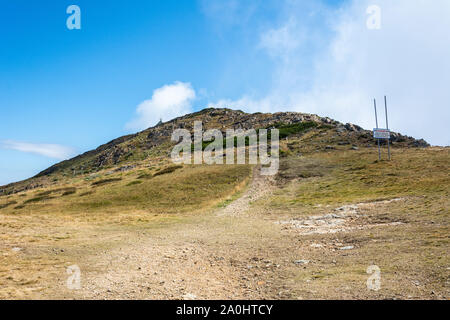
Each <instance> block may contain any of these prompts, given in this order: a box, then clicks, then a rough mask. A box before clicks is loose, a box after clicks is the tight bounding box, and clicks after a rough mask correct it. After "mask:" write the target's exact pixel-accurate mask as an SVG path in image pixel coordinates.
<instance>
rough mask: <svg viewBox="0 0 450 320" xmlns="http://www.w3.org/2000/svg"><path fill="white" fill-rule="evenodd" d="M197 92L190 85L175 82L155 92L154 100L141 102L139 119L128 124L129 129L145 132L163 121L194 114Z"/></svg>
mask: <svg viewBox="0 0 450 320" xmlns="http://www.w3.org/2000/svg"><path fill="white" fill-rule="evenodd" d="M195 97H196V95H195V91H194V89H193V88H192V86H191V84H190V83H185V82H179V81H177V82H175V83H173V84H170V85H165V86H163V87H161V88H158V89H156V90H154V91H153V95H152V98H151V99H149V100H145V101H143V102H141V103H140V104H139V105H138V107H137V109H136V113H137V118H136V119H134V120H133V121H131V122H129V123H128V124H127V128H128V129H132V130H143V129H147V128H149V127H151V126H154V125H155V124H157V123H158V121H159V120H160V119H162V120H163V121H167V120H170V119H172V118H175V117H178V116H181V115H184V114H186V113H190V112H192V110H193V109H192V105H191V103H192V101H193V100H194V99H195Z"/></svg>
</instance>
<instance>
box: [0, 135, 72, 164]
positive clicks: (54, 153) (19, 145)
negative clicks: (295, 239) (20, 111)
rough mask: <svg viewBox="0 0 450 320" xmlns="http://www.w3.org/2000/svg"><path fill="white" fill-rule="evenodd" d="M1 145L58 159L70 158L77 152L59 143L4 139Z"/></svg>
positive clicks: (5, 147)
mask: <svg viewBox="0 0 450 320" xmlns="http://www.w3.org/2000/svg"><path fill="white" fill-rule="evenodd" d="M1 147H2V148H4V149H11V150H17V151H21V152H28V153H34V154H38V155H41V156H45V157H48V158H54V159H58V160H66V159H69V158H71V157H72V156H74V154H75V151H74V150H73V149H72V148H70V147H66V146H61V145H58V144H37V143H28V142H20V141H12V140H6V141H2V143H1Z"/></svg>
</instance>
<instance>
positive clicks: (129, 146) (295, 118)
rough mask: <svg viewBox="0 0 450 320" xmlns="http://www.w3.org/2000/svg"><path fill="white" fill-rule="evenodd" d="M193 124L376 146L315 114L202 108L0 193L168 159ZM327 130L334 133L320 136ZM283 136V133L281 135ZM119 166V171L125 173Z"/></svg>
mask: <svg viewBox="0 0 450 320" xmlns="http://www.w3.org/2000/svg"><path fill="white" fill-rule="evenodd" d="M194 121H202V122H203V129H204V130H208V129H212V128H217V129H220V130H222V131H223V133H224V136H225V130H226V129H231V128H232V129H239V128H241V129H245V130H246V129H251V128H253V129H260V128H270V127H274V126H277V127H278V128H280V130H281V131H282V132H281V134H282V137H287V136H289V135H295V134H301V133H304V132H300V131H302V130H297V129H296V127H295V124H299V123H313V124H314V126H312V127H310V128H309V129H310V130H308V132H316V133H317V132H321V136H317V135H310V136H311V137H310V139H309V140H308V141H307V144H308V147H310V148H309V149H311V148H316V149H317V150H319V149H320V148H323V147H324V146H327V145H328V146H329V145H331V146H334V145H338V146H339V145H340V146H349V145H350V146H355V147H368V146H374V145H375V144H376V142H375V140H374V139H373V138H372V133H371V132H370V131H367V130H363V129H362V128H361V127H359V126H357V125H353V124H349V123H348V124H343V123H340V122H338V121H335V120H332V119H330V118H326V117H319V116H317V115H311V114H304V113H296V112H279V113H274V114H271V113H254V114H248V113H244V112H242V111H236V110H230V109H204V110H202V111H199V112H196V113H192V114H188V115H185V116H183V117H179V118H176V119H173V120H171V121H168V122H166V123H162V124H159V125H157V126H155V127H152V128H149V129H146V130H144V131H141V132H139V133H136V134H132V135H127V136H123V137H120V138H117V139H115V140H113V141H110V142H108V143H106V144H104V145H102V146H100V147H98V148H97V149H95V150H91V151H88V152H86V153H84V154H82V155H79V156H77V157H75V158H72V159H70V160H67V161H63V162H60V163H58V164H55V165H54V166H52V167H50V168H48V169H46V170H44V171H42V172H41V173H39V174H38V175H36V176H35V177H33V178H31V179H28V180H25V181H22V182H18V183H12V184H9V185H7V186H3V187H0V195H1V194H4V195H7V194H12V193H17V192H21V191H25V190H30V189H34V188H38V187H45V186H48V185H51V184H58V183H57V182H58V181H63V180H67V179H68V178H73V177H76V176H80V175H87V174H92V173H95V172H99V171H101V170H104V169H112V168H116V169H119V168H120V166H135V165H136V164H138V163H141V162H142V161H144V160H145V159H155V158H161V157H163V158H164V157H167V155H168V152H169V150H170V148H171V147H172V146H173V143H171V142H170V137H171V134H172V132H173V130H174V129H177V128H185V129H188V130H193V124H194ZM324 129H326V130H328V132H330V133H332V135H327V134H323V132H322V131H323V130H324ZM283 133H284V135H283ZM391 140H392V144H393V147H426V146H428V144H427V143H426V142H425V141H424V140H416V139H414V138H411V137H407V136H403V135H401V134H398V133H393V135H392V139H391ZM126 169H127V168H123V169H122V170H126Z"/></svg>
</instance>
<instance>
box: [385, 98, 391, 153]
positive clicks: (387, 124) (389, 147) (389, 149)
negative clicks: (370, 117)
mask: <svg viewBox="0 0 450 320" xmlns="http://www.w3.org/2000/svg"><path fill="white" fill-rule="evenodd" d="M384 112H385V113H386V129H388V130H389V123H388V112H387V101H386V96H384ZM390 141H391V138H389V139H388V159H389V161H390V160H391V143H390Z"/></svg>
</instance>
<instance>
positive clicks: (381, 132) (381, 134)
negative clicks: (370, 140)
mask: <svg viewBox="0 0 450 320" xmlns="http://www.w3.org/2000/svg"><path fill="white" fill-rule="evenodd" d="M373 137H374V138H375V139H390V137H391V132H390V131H389V129H379V128H378V129H373Z"/></svg>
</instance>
